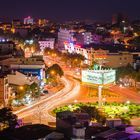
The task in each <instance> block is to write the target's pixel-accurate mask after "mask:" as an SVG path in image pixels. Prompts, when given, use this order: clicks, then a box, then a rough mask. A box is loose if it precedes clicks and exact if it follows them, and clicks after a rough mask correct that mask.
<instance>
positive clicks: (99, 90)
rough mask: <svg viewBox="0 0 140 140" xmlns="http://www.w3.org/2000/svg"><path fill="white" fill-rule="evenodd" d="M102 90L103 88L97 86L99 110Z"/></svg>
mask: <svg viewBox="0 0 140 140" xmlns="http://www.w3.org/2000/svg"><path fill="white" fill-rule="evenodd" d="M102 88H103V86H98V105H99V108H101V106H102Z"/></svg>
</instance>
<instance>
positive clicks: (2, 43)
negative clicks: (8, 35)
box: [0, 39, 15, 55]
mask: <svg viewBox="0 0 140 140" xmlns="http://www.w3.org/2000/svg"><path fill="white" fill-rule="evenodd" d="M14 48H15V43H14V42H12V41H7V40H6V39H0V54H1V55H4V54H5V55H6V54H9V53H12V52H13V50H14Z"/></svg>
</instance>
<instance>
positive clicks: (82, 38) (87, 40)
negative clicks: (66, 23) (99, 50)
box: [75, 32, 93, 45]
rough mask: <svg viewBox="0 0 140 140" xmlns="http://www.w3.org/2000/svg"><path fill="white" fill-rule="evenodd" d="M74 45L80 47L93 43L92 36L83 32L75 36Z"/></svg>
mask: <svg viewBox="0 0 140 140" xmlns="http://www.w3.org/2000/svg"><path fill="white" fill-rule="evenodd" d="M75 38H76V43H77V44H81V45H88V44H91V43H93V36H92V33H91V32H83V33H79V34H76V36H75Z"/></svg>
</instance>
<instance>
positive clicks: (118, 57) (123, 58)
mask: <svg viewBox="0 0 140 140" xmlns="http://www.w3.org/2000/svg"><path fill="white" fill-rule="evenodd" d="M132 63H133V55H132V54H130V53H110V54H108V55H107V58H106V64H105V65H106V66H109V67H113V68H117V67H122V66H127V65H128V64H132Z"/></svg>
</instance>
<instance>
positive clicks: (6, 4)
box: [0, 0, 140, 21]
mask: <svg viewBox="0 0 140 140" xmlns="http://www.w3.org/2000/svg"><path fill="white" fill-rule="evenodd" d="M139 4H140V1H138V0H135V2H132V1H131V0H123V1H122V0H108V1H102V0H94V1H93V0H88V1H87V0H76V1H75V0H68V1H65V0H40V1H38V2H37V1H33V0H30V1H27V0H24V1H18V0H13V1H10V0H7V1H3V2H2V3H1V6H0V8H1V13H0V17H1V20H11V19H15V18H19V19H22V18H24V17H26V16H28V15H30V16H32V17H34V18H48V19H52V20H55V21H66V20H76V19H81V20H83V19H91V20H95V21H111V17H112V15H114V14H116V13H123V14H124V15H125V16H127V17H128V19H130V20H135V19H140V15H138V13H139V12H140V9H139ZM135 15H137V16H135Z"/></svg>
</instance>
